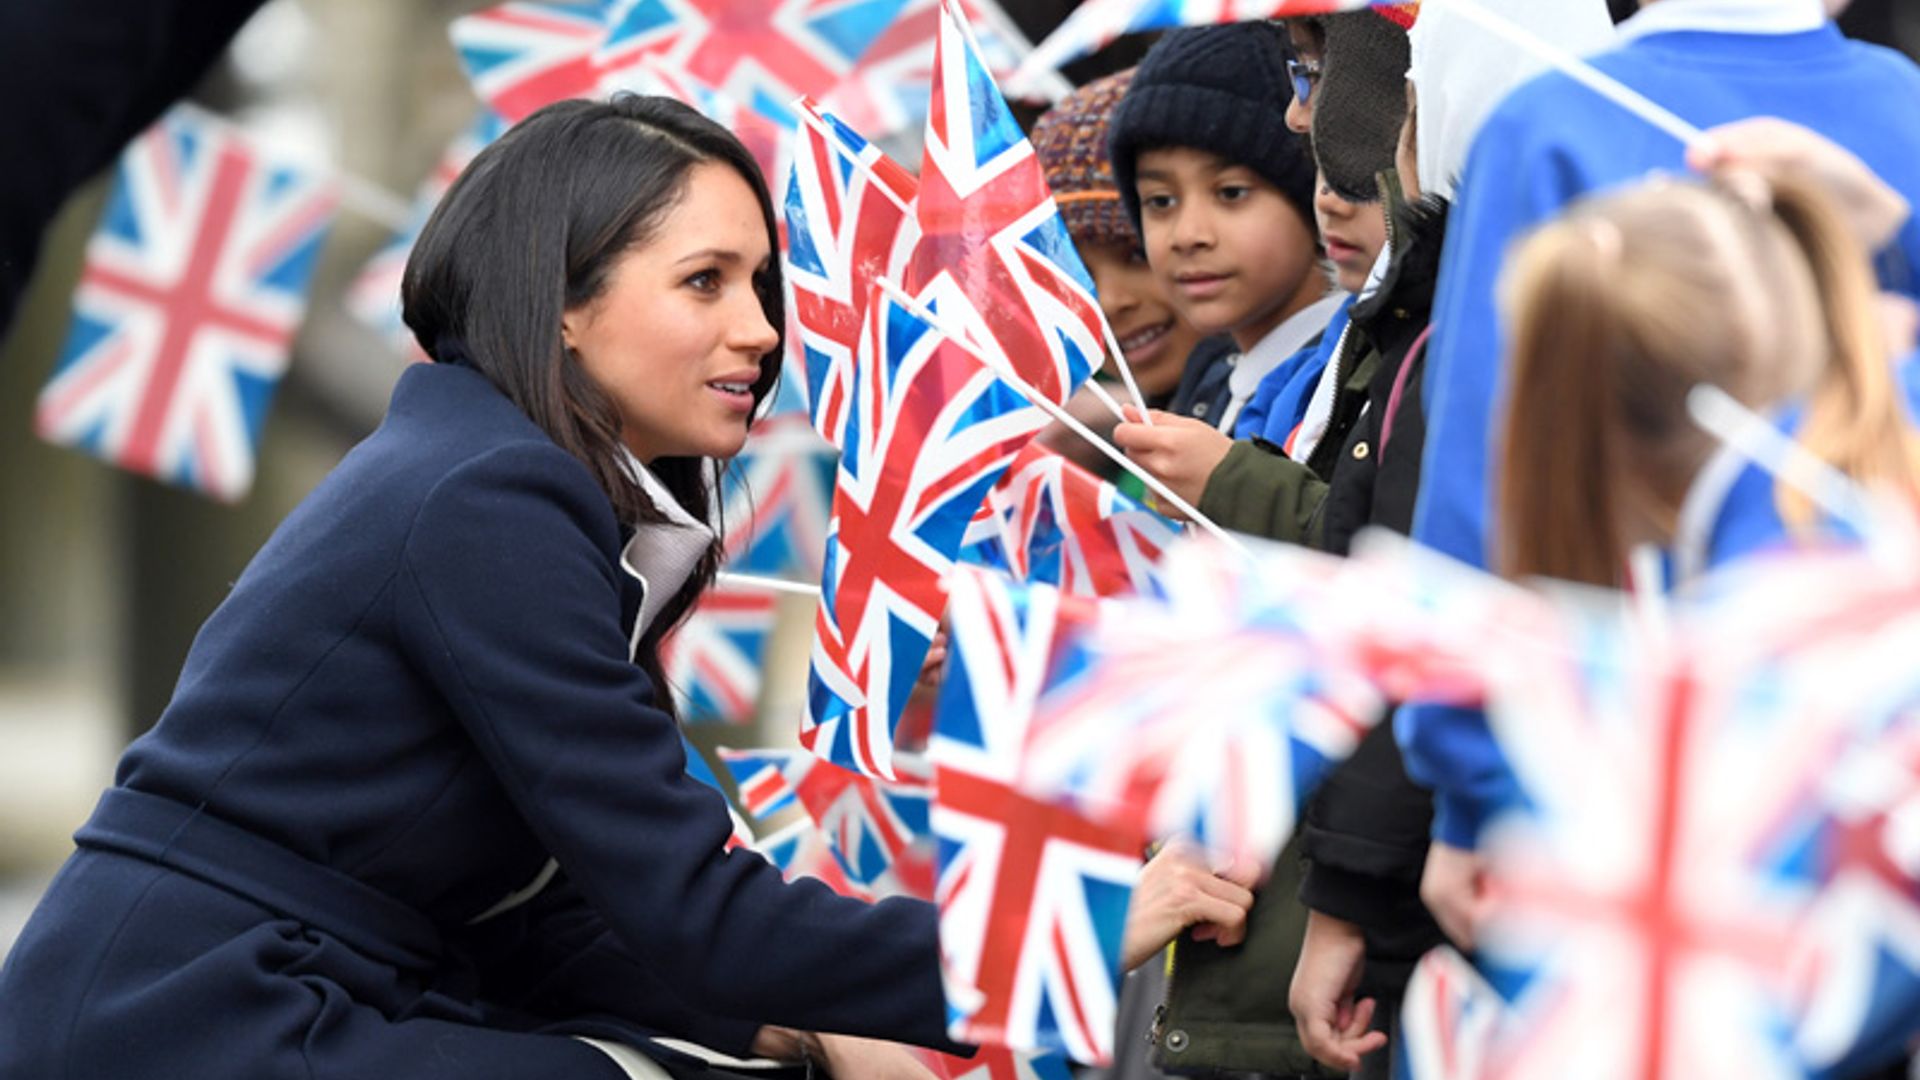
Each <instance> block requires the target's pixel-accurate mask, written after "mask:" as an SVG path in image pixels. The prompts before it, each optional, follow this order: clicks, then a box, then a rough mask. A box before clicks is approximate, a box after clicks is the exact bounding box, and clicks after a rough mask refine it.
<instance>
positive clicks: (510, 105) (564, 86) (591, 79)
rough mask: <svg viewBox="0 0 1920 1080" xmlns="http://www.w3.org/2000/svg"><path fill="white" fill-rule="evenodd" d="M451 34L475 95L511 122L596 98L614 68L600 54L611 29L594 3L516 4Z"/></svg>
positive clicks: (463, 23)
mask: <svg viewBox="0 0 1920 1080" xmlns="http://www.w3.org/2000/svg"><path fill="white" fill-rule="evenodd" d="M448 36H449V37H451V38H452V39H453V47H454V51H455V52H457V53H458V54H459V56H460V64H461V66H462V67H464V68H465V69H466V72H467V79H468V81H470V82H472V83H473V89H474V93H476V94H478V95H479V97H480V100H481V101H484V102H486V103H487V106H488V107H489V108H491V109H492V110H493V111H494V112H496V113H498V114H500V115H501V116H503V117H505V118H506V119H507V120H508V121H509V122H511V123H519V122H520V121H521V120H524V119H526V118H527V117H528V116H530V115H532V114H533V113H535V112H537V111H538V110H539V109H540V108H542V107H543V106H546V105H551V104H553V103H554V102H556V101H564V100H565V99H567V98H576V97H593V96H594V95H595V94H597V93H598V92H599V88H600V84H601V82H602V81H603V80H604V79H605V78H606V77H607V76H608V74H609V73H610V72H611V71H612V70H613V68H614V65H612V64H609V63H606V62H604V61H602V60H601V58H600V57H599V56H598V55H597V51H598V50H599V48H600V45H601V43H602V42H604V41H605V40H606V36H607V23H606V13H605V11H604V10H603V7H602V5H601V4H600V3H598V2H594V0H581V2H579V3H564V2H551V3H537V2H532V0H514V2H512V3H506V4H500V5H497V6H495V7H490V8H487V9H485V10H483V11H477V12H474V13H473V14H471V15H463V16H461V17H460V18H458V19H455V20H453V23H452V25H451V26H450V27H449V28H448Z"/></svg>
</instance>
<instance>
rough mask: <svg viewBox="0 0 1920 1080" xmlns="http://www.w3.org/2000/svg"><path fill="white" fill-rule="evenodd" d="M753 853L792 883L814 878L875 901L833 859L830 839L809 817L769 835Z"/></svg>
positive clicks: (757, 843) (758, 842)
mask: <svg viewBox="0 0 1920 1080" xmlns="http://www.w3.org/2000/svg"><path fill="white" fill-rule="evenodd" d="M752 847H753V850H755V851H757V852H759V853H760V854H761V855H764V856H765V857H766V859H767V861H768V862H770V863H772V864H773V865H775V866H777V867H779V868H780V872H781V874H783V875H785V877H786V879H787V880H788V881H793V880H795V879H797V878H802V877H810V878H814V879H817V880H819V881H822V882H824V883H826V886H827V888H829V889H832V890H833V891H834V892H837V893H839V894H840V895H841V896H851V897H853V898H854V899H856V900H873V899H874V897H873V896H872V895H871V894H870V893H868V892H867V891H866V890H864V889H862V888H860V887H859V886H858V885H855V884H854V883H853V882H851V881H848V880H847V875H846V872H845V871H843V870H841V869H840V861H839V860H838V859H835V858H834V857H833V852H832V851H830V850H829V849H828V847H827V838H826V837H825V836H824V835H822V833H821V832H820V827H819V826H817V825H815V824H814V823H813V822H812V821H811V820H809V819H807V818H800V819H799V820H797V821H792V822H789V823H787V824H786V825H784V826H782V827H780V828H778V829H776V830H774V831H773V832H770V833H768V834H767V835H765V836H763V837H761V838H760V839H758V840H756V841H754V842H753V845H752Z"/></svg>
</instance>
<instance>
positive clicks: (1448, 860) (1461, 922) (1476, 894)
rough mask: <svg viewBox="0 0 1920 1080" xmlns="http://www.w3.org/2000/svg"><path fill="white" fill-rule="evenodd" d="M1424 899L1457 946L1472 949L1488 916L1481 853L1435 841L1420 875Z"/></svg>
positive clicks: (1421, 891)
mask: <svg viewBox="0 0 1920 1080" xmlns="http://www.w3.org/2000/svg"><path fill="white" fill-rule="evenodd" d="M1420 899H1421V901H1422V902H1424V903H1425V904H1426V905H1427V910H1428V911H1430V912H1432V913H1433V921H1434V922H1437V923H1439V924H1440V929H1441V930H1442V931H1444V932H1445V933H1446V935H1447V937H1448V938H1450V939H1452V941H1453V943H1454V945H1456V946H1457V947H1459V949H1460V951H1461V952H1471V951H1472V950H1473V935H1474V930H1475V929H1476V928H1477V927H1479V925H1480V924H1481V923H1482V922H1484V921H1485V920H1486V915H1487V887H1486V878H1485V869H1484V867H1483V866H1482V865H1481V862H1480V855H1479V853H1478V852H1473V851H1465V850H1462V849H1460V848H1457V847H1453V846H1452V845H1450V844H1443V843H1441V842H1439V841H1438V840H1436V841H1434V842H1433V846H1432V847H1430V848H1428V849H1427V868H1426V870H1425V872H1423V873H1422V874H1421V875H1420Z"/></svg>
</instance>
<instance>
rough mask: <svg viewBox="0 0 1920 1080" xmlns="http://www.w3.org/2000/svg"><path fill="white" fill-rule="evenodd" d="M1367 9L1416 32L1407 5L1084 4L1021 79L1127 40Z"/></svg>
mask: <svg viewBox="0 0 1920 1080" xmlns="http://www.w3.org/2000/svg"><path fill="white" fill-rule="evenodd" d="M1366 8H1379V9H1380V13H1381V14H1383V15H1385V16H1386V17H1387V18H1390V19H1392V20H1393V21H1395V22H1397V23H1400V24H1401V25H1402V26H1412V25H1413V20H1414V15H1415V13H1416V12H1418V11H1419V8H1420V5H1419V4H1418V3H1409V2H1407V0H1086V3H1083V4H1081V5H1080V6H1079V7H1078V8H1075V9H1074V12H1073V14H1071V15H1069V16H1067V19H1066V21H1065V22H1063V23H1061V24H1060V27H1059V29H1057V30H1055V31H1054V32H1053V33H1052V34H1050V35H1048V36H1047V39H1046V40H1045V41H1042V42H1041V43H1040V46H1039V48H1036V49H1035V50H1033V53H1032V55H1031V56H1030V57H1029V58H1028V59H1027V61H1026V63H1024V64H1023V65H1021V69H1020V76H1021V77H1026V76H1027V75H1029V74H1032V73H1035V72H1039V71H1045V70H1049V69H1054V68H1059V67H1061V66H1063V65H1066V64H1070V63H1072V62H1074V61H1075V60H1078V59H1080V58H1081V57H1083V56H1087V55H1090V54H1092V53H1095V52H1098V51H1100V50H1101V49H1104V48H1106V47H1107V46H1108V45H1109V44H1111V43H1112V42H1113V41H1114V39H1115V38H1118V37H1120V36H1122V35H1124V34H1140V33H1145V32H1147V31H1149V30H1168V29H1172V28H1173V27H1176V26H1204V25H1207V24H1209V23H1229V22H1251V21H1254V20H1257V19H1291V18H1294V17H1296V16H1301V15H1329V14H1332V13H1334V12H1336V11H1361V10H1364V9H1366Z"/></svg>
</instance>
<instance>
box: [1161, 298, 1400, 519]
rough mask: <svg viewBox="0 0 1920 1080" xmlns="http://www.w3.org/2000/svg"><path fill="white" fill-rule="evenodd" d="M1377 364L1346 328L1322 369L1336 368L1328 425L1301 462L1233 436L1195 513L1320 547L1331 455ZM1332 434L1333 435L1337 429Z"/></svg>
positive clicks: (1362, 339)
mask: <svg viewBox="0 0 1920 1080" xmlns="http://www.w3.org/2000/svg"><path fill="white" fill-rule="evenodd" d="M1379 366H1380V354H1379V353H1378V352H1376V351H1374V349H1373V347H1372V346H1371V345H1369V344H1368V343H1367V337H1366V335H1365V334H1362V333H1359V332H1358V331H1355V330H1349V331H1348V333H1347V336H1346V337H1345V338H1344V339H1343V340H1342V341H1341V343H1340V349H1339V352H1338V353H1337V354H1335V356H1334V358H1333V364H1332V366H1331V367H1330V369H1329V373H1330V374H1331V373H1332V372H1338V373H1339V375H1338V377H1339V379H1340V390H1339V393H1338V394H1337V395H1335V397H1334V408H1333V412H1334V416H1333V422H1332V423H1331V424H1329V425H1328V427H1327V434H1326V436H1325V437H1323V438H1322V439H1321V440H1320V445H1318V446H1316V447H1314V451H1313V453H1312V454H1310V455H1309V456H1308V458H1307V460H1306V462H1305V463H1304V464H1303V463H1301V462H1298V461H1295V460H1293V459H1292V458H1290V457H1288V456H1287V455H1286V454H1285V453H1284V452H1283V451H1281V449H1280V448H1279V447H1277V446H1275V445H1273V444H1272V443H1270V442H1268V441H1266V440H1265V439H1236V440H1234V444H1233V447H1232V449H1230V450H1228V451H1227V456H1226V457H1225V458H1224V459H1222V460H1221V462H1220V464H1219V465H1216V466H1215V467H1214V470H1213V473H1212V475H1210V476H1208V477H1207V486H1206V490H1204V491H1203V492H1201V494H1200V506H1199V510H1200V512H1201V513H1203V514H1205V515H1207V516H1208V517H1210V518H1212V519H1213V520H1214V521H1215V522H1217V523H1218V524H1219V525H1220V526H1221V527H1222V528H1225V529H1231V530H1232V531H1234V532H1241V533H1246V534H1247V535H1249V536H1262V537H1266V538H1267V539H1269V540H1284V541H1286V542H1288V543H1294V544H1305V545H1307V546H1309V547H1317V546H1319V538H1320V534H1321V529H1322V527H1323V525H1324V522H1323V520H1322V518H1321V513H1320V511H1321V509H1322V507H1323V506H1324V505H1325V503H1326V499H1327V477H1329V476H1331V475H1332V474H1333V456H1334V455H1335V454H1338V453H1339V452H1340V448H1341V446H1342V445H1343V444H1344V443H1345V442H1346V437H1345V434H1344V433H1345V432H1346V430H1347V429H1348V428H1349V427H1351V426H1352V424H1353V421H1354V419H1355V418H1356V417H1358V416H1359V413H1360V409H1361V407H1362V406H1364V405H1365V404H1366V401H1367V388H1368V384H1369V383H1371V382H1372V381H1373V375H1374V371H1375V370H1376V369H1377V368H1379ZM1336 433H1338V434H1336Z"/></svg>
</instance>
